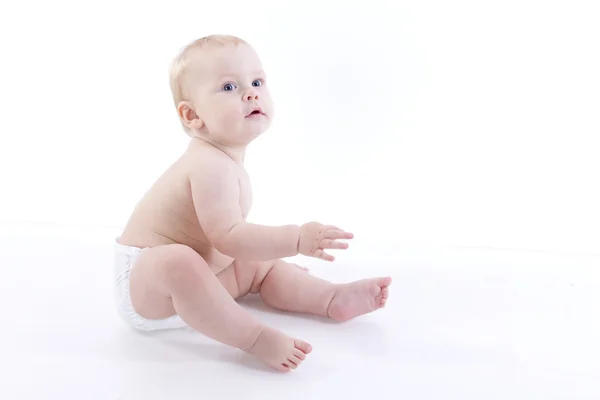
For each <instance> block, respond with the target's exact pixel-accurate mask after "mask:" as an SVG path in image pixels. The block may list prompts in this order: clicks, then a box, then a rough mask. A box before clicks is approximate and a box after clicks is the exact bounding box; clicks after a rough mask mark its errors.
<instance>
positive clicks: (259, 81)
mask: <svg viewBox="0 0 600 400" xmlns="http://www.w3.org/2000/svg"><path fill="white" fill-rule="evenodd" d="M252 86H262V81H261V80H260V79H257V80H255V81H254V82H252Z"/></svg>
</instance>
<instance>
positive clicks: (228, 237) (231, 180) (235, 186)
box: [190, 159, 300, 261]
mask: <svg viewBox="0 0 600 400" xmlns="http://www.w3.org/2000/svg"><path fill="white" fill-rule="evenodd" d="M200 162H202V161H200ZM210 163H211V164H210V165H204V166H203V168H199V169H198V170H199V171H200V172H199V173H191V174H190V185H191V190H192V197H193V201H194V207H195V209H196V214H197V216H198V221H199V223H200V226H201V227H202V230H203V231H204V233H205V234H206V236H207V238H208V240H209V241H210V242H211V244H212V245H213V246H214V247H215V248H216V249H217V250H218V251H219V252H221V253H222V254H225V255H228V256H230V257H233V258H236V259H239V260H252V261H267V260H275V259H279V258H285V257H293V256H295V255H297V254H298V240H299V238H300V226H298V225H284V226H265V225H258V224H252V223H248V222H246V221H245V220H244V218H243V216H242V209H241V207H240V185H239V176H238V173H237V171H236V170H235V169H234V168H235V167H234V166H233V165H232V164H230V163H229V162H227V161H226V160H221V159H216V160H215V159H213V160H210Z"/></svg>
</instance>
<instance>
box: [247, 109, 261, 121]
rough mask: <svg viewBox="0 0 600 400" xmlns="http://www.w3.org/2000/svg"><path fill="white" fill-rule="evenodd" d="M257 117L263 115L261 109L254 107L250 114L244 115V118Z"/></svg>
mask: <svg viewBox="0 0 600 400" xmlns="http://www.w3.org/2000/svg"><path fill="white" fill-rule="evenodd" d="M258 115H264V113H263V111H262V108H260V107H256V108H255V109H254V110H252V112H251V113H250V114H248V115H246V118H249V117H254V116H258Z"/></svg>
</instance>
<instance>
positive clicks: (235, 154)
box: [190, 136, 246, 164]
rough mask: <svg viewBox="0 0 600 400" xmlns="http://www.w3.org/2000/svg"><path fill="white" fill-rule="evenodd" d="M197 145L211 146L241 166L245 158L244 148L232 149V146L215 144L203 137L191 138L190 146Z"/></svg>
mask: <svg viewBox="0 0 600 400" xmlns="http://www.w3.org/2000/svg"><path fill="white" fill-rule="evenodd" d="M198 143H200V144H206V145H209V146H212V147H214V148H216V149H218V150H220V151H222V152H223V153H225V154H226V155H227V156H228V157H229V158H231V159H232V160H233V161H234V162H235V163H237V164H243V163H244V159H245V158H246V146H240V147H234V146H228V145H225V144H223V143H219V142H216V141H214V140H210V139H208V138H205V137H199V136H194V137H192V140H191V142H190V145H196V144H198Z"/></svg>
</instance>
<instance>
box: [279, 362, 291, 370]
mask: <svg viewBox="0 0 600 400" xmlns="http://www.w3.org/2000/svg"><path fill="white" fill-rule="evenodd" d="M277 369H278V370H279V371H281V372H290V370H291V369H290V367H289V366H288V365H287V363H284V364H281V366H280V367H279V368H277Z"/></svg>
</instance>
